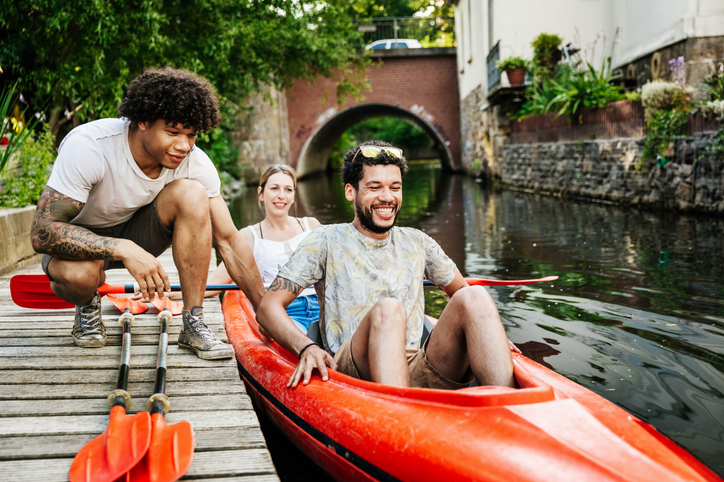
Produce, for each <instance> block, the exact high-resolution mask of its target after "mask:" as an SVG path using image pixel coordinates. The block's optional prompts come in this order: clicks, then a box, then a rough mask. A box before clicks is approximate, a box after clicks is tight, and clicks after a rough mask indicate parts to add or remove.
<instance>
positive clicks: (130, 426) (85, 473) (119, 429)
mask: <svg viewBox="0 0 724 482" xmlns="http://www.w3.org/2000/svg"><path fill="white" fill-rule="evenodd" d="M150 442H151V417H150V416H149V414H148V412H139V413H137V414H135V415H133V416H130V415H126V410H125V409H124V408H123V406H120V405H119V406H115V407H113V408H112V409H111V416H110V419H109V420H108V428H107V429H106V430H105V432H103V433H102V434H100V435H99V436H97V437H96V438H94V439H93V440H91V441H90V442H88V443H87V444H86V445H85V447H83V448H82V449H80V452H78V453H77V454H76V456H75V458H74V459H73V463H72V464H71V466H70V474H69V478H70V482H91V481H101V480H114V479H116V478H118V477H120V476H121V475H123V474H124V473H126V472H128V471H129V470H131V468H132V467H133V466H134V465H136V464H138V462H139V461H140V460H141V459H142V458H143V456H144V454H145V453H146V451H147V450H148V446H149V444H150Z"/></svg>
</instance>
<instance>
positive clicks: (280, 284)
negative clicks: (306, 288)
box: [269, 276, 303, 296]
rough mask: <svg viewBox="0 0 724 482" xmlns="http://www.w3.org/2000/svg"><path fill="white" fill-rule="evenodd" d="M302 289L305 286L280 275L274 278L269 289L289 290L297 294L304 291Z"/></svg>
mask: <svg viewBox="0 0 724 482" xmlns="http://www.w3.org/2000/svg"><path fill="white" fill-rule="evenodd" d="M302 289H303V288H302V287H301V286H299V285H298V284H296V283H293V282H291V281H289V280H288V279H286V278H282V277H280V276H277V277H276V278H274V281H272V284H271V286H269V291H289V292H291V293H294V295H295V296H296V295H299V293H301V292H302Z"/></svg>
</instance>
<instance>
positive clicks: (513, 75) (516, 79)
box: [496, 57, 530, 87]
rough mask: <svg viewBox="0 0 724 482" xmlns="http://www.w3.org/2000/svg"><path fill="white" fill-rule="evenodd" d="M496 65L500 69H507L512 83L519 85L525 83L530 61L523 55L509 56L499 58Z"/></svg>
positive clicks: (515, 85)
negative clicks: (502, 58)
mask: <svg viewBox="0 0 724 482" xmlns="http://www.w3.org/2000/svg"><path fill="white" fill-rule="evenodd" d="M496 65H497V67H498V69H499V70H501V71H505V74H506V75H507V76H508V82H510V85H511V86H512V87H517V86H520V85H523V81H524V80H525V73H526V72H527V71H528V67H529V65H530V62H529V61H527V60H526V59H524V58H522V57H508V58H507V59H504V60H499V61H498V63H497V64H496Z"/></svg>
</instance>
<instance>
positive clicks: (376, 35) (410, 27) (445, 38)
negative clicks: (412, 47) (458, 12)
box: [354, 17, 455, 47]
mask: <svg viewBox="0 0 724 482" xmlns="http://www.w3.org/2000/svg"><path fill="white" fill-rule="evenodd" d="M354 22H355V24H356V25H357V30H358V31H359V32H362V33H363V39H362V45H360V47H364V46H365V45H368V44H370V43H372V42H374V41H375V40H383V39H414V40H419V41H420V43H422V46H423V47H454V46H455V17H424V18H420V17H376V18H366V19H363V18H358V19H355V20H354Z"/></svg>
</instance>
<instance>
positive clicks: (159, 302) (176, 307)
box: [151, 293, 183, 316]
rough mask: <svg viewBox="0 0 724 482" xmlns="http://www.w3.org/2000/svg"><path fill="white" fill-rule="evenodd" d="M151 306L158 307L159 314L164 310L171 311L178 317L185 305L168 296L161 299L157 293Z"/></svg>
mask: <svg viewBox="0 0 724 482" xmlns="http://www.w3.org/2000/svg"><path fill="white" fill-rule="evenodd" d="M151 304H152V305H153V306H155V307H156V309H157V310H158V312H159V313H160V312H162V311H163V310H169V311H171V314H172V315H174V316H176V315H180V314H181V313H182V312H183V305H182V304H181V303H178V302H176V301H174V300H172V299H171V298H169V297H168V296H165V297H163V298H159V297H158V293H155V296H154V297H153V299H152V300H151Z"/></svg>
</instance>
